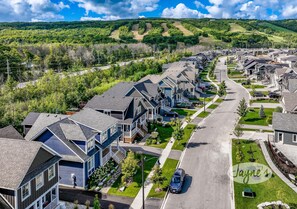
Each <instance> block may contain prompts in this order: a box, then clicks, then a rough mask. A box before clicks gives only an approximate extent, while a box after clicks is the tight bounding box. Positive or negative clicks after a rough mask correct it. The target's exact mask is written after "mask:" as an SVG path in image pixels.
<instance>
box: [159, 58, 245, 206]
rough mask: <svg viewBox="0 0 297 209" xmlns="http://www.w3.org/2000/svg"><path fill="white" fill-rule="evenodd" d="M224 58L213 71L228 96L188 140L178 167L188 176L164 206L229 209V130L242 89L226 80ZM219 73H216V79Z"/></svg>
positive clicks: (230, 187)
mask: <svg viewBox="0 0 297 209" xmlns="http://www.w3.org/2000/svg"><path fill="white" fill-rule="evenodd" d="M225 60H226V58H225V57H223V58H220V62H218V64H217V66H216V67H217V69H216V70H215V71H218V72H219V71H222V72H221V75H222V80H226V84H227V87H228V90H227V91H228V95H227V96H226V99H225V101H224V102H223V103H222V104H221V105H220V106H219V107H218V108H216V109H215V110H214V111H213V113H212V114H211V115H210V116H209V117H207V118H206V119H205V120H203V121H202V122H201V123H200V124H199V125H200V126H201V127H203V128H202V129H200V130H199V131H197V132H195V133H194V135H193V137H192V138H191V139H190V141H189V144H188V147H187V149H186V151H185V155H184V157H183V158H182V159H181V165H180V167H182V168H184V169H185V171H186V173H187V175H188V176H187V178H186V182H185V185H184V187H183V191H182V192H181V194H169V195H168V199H167V200H166V203H165V208H166V209H175V208H176V209H189V208H193V209H205V208H207V209H217V208H220V209H230V208H232V207H233V205H232V201H231V200H232V198H233V194H232V190H233V189H232V184H231V181H230V178H229V177H228V170H229V168H230V165H231V138H232V136H231V133H232V132H233V128H234V124H235V121H236V119H237V118H238V117H237V114H236V113H235V112H236V109H237V107H238V104H239V101H240V100H241V99H242V97H243V96H244V97H246V99H247V100H248V97H249V96H248V94H247V92H246V90H245V89H243V88H242V87H241V86H240V85H238V84H235V82H233V81H230V80H229V79H227V76H226V69H227V68H226V66H225V65H224V63H225ZM219 76H220V75H217V78H218V77H219Z"/></svg>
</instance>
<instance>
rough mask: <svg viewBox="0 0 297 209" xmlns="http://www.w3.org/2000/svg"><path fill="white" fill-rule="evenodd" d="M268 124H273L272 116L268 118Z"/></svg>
mask: <svg viewBox="0 0 297 209" xmlns="http://www.w3.org/2000/svg"><path fill="white" fill-rule="evenodd" d="M266 122H267V123H268V124H272V117H271V116H268V117H267V119H266Z"/></svg>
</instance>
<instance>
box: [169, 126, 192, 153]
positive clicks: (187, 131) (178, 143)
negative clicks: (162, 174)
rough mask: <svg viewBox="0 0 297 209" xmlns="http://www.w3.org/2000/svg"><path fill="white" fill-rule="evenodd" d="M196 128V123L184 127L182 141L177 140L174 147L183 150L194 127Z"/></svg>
mask: <svg viewBox="0 0 297 209" xmlns="http://www.w3.org/2000/svg"><path fill="white" fill-rule="evenodd" d="M195 128H196V125H195V124H188V125H187V126H186V127H185V128H184V136H183V139H182V140H180V141H177V140H175V142H174V145H173V147H172V149H175V150H181V151H183V150H184V148H185V146H186V144H187V142H188V141H189V139H190V137H191V135H192V132H193V131H194V129H195Z"/></svg>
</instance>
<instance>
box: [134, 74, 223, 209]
mask: <svg viewBox="0 0 297 209" xmlns="http://www.w3.org/2000/svg"><path fill="white" fill-rule="evenodd" d="M207 78H208V79H209V77H208V75H207ZM209 80H210V79H209ZM210 81H211V80H210ZM211 83H212V84H213V85H215V86H216V87H217V88H218V85H217V84H216V83H214V82H213V81H211ZM218 98H219V96H218V95H216V96H215V97H214V98H213V100H212V101H210V102H208V103H207V104H206V106H205V109H207V108H208V107H209V106H210V105H212V104H213V103H215V101H216V100H217V99H218ZM203 111H204V108H201V109H200V110H198V111H197V112H196V113H194V114H193V115H192V116H191V120H193V119H195V118H196V117H197V116H198V115H199V114H200V113H201V112H203ZM187 125H188V123H187V122H183V124H182V128H185V127H186V126H187ZM174 141H175V140H174V138H172V137H171V139H170V141H169V142H168V144H167V146H166V147H165V149H164V150H163V151H162V153H161V156H160V158H159V162H160V163H161V165H160V167H161V168H162V167H163V166H164V163H165V161H166V160H167V158H168V157H169V155H170V153H171V150H172V146H173V144H174ZM153 174H154V171H153V170H152V171H151V172H150V173H149V175H148V177H147V178H148V179H149V178H151V177H152V176H153ZM152 187H153V183H152V182H150V183H149V184H148V185H146V186H145V187H144V196H145V199H146V198H147V196H148V194H149V192H150V190H151V189H152ZM141 208H142V188H141V189H140V190H139V192H138V194H137V196H136V197H135V199H134V201H133V203H132V204H131V207H130V209H141Z"/></svg>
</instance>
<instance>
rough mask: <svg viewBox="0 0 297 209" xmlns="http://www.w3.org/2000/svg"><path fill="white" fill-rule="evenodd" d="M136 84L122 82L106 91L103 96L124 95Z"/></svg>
mask: <svg viewBox="0 0 297 209" xmlns="http://www.w3.org/2000/svg"><path fill="white" fill-rule="evenodd" d="M134 84H135V83H134V82H120V83H118V84H117V85H115V86H113V87H112V88H110V89H109V90H108V91H106V92H104V93H103V94H102V96H110V97H124V96H125V95H126V94H127V92H128V91H129V90H130V89H131V88H132V87H133V85H134Z"/></svg>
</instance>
